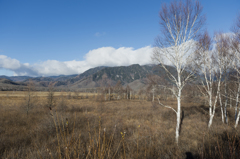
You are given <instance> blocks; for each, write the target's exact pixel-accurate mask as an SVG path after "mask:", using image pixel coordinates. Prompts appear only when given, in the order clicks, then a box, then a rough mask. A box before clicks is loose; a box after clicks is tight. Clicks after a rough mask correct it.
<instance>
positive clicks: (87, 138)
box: [0, 92, 240, 159]
mask: <svg viewBox="0 0 240 159" xmlns="http://www.w3.org/2000/svg"><path fill="white" fill-rule="evenodd" d="M26 94H27V93H26V92H0V158H31V159H32V158H44V159H45V158H148V159H150V158H151V159H152V158H240V147H239V129H233V128H232V127H233V124H234V121H233V110H231V109H229V118H230V119H231V120H230V123H229V125H226V124H222V123H221V116H220V110H217V113H216V117H215V118H214V121H213V126H212V128H211V130H208V129H207V123H208V107H206V106H204V105H202V104H201V103H193V101H191V100H189V99H188V100H185V101H187V102H184V100H183V105H182V109H183V113H182V114H183V116H182V124H181V132H180V139H179V145H178V146H177V145H176V144H175V126H176V115H175V114H174V112H173V111H172V110H170V109H167V108H163V107H160V106H159V105H158V104H157V103H152V102H149V101H145V100H137V99H135V100H114V101H104V100H103V99H104V98H103V97H102V96H101V95H99V96H97V95H96V94H78V96H77V97H76V96H74V93H71V95H69V93H64V92H58V93H55V96H54V101H55V104H54V107H53V109H52V110H50V109H49V108H48V102H47V100H48V98H47V95H48V93H47V92H38V93H36V92H35V93H32V94H31V97H32V98H31V101H32V105H31V109H30V111H29V114H28V115H27V113H26V102H27V99H28V98H27V97H26ZM86 98H87V99H86ZM165 104H168V105H171V106H175V105H176V101H175V100H173V99H169V100H168V101H165Z"/></svg>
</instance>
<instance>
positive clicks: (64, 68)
mask: <svg viewBox="0 0 240 159" xmlns="http://www.w3.org/2000/svg"><path fill="white" fill-rule="evenodd" d="M152 51H153V48H152V47H150V46H146V47H142V48H139V49H134V48H131V47H120V48H118V49H115V48H113V47H101V48H98V49H94V50H90V51H89V52H88V53H87V54H86V55H85V57H84V60H83V61H76V60H72V61H63V62H62V61H57V60H47V61H43V62H38V63H34V64H31V65H30V64H29V63H21V62H20V61H18V60H17V59H14V58H11V57H8V56H5V55H0V69H1V68H3V69H7V70H10V71H13V72H14V75H16V76H25V75H27V76H52V75H70V74H79V73H82V72H84V71H86V70H88V69H90V68H93V67H97V66H127V65H131V64H140V65H144V64H150V63H151V55H152Z"/></svg>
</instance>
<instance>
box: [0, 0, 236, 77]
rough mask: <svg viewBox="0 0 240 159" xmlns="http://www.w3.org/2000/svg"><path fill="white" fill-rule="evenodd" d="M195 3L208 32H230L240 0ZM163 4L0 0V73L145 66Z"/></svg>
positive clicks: (34, 73)
mask: <svg viewBox="0 0 240 159" xmlns="http://www.w3.org/2000/svg"><path fill="white" fill-rule="evenodd" d="M200 2H201V4H202V6H203V7H204V10H203V13H204V14H206V17H207V24H206V28H207V29H208V31H209V32H210V34H212V35H213V33H214V32H215V31H222V32H226V33H227V32H230V28H231V26H232V24H233V23H234V20H235V19H236V17H237V14H238V13H240V0H200ZM162 3H170V1H169V0H135V1H133V0H119V1H117V0H0V75H31V76H48V75H59V74H73V73H81V72H83V71H84V70H86V69H89V68H91V67H96V66H100V65H109V66H119V65H129V64H133V63H139V64H146V63H148V61H149V63H150V62H151V60H150V57H148V56H147V55H149V54H150V53H151V47H152V45H153V44H154V38H155V37H156V36H157V35H158V34H159V33H160V31H159V24H158V22H159V17H158V12H159V9H160V7H161V4H162ZM145 54H146V55H145ZM100 55H101V56H100ZM113 57H114V58H113Z"/></svg>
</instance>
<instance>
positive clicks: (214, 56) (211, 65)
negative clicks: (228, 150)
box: [193, 32, 223, 128]
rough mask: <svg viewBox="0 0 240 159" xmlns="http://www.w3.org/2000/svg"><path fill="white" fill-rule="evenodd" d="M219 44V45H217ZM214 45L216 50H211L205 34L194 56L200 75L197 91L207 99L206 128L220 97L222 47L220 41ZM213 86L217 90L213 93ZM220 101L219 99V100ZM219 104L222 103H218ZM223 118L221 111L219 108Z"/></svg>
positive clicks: (211, 119)
mask: <svg viewBox="0 0 240 159" xmlns="http://www.w3.org/2000/svg"><path fill="white" fill-rule="evenodd" d="M218 42H219V43H218ZM218 42H217V43H216V48H215V50H213V42H212V39H211V38H210V36H209V35H208V33H207V32H205V33H204V34H203V35H202V36H201V37H200V38H199V41H198V43H197V45H196V46H197V49H196V52H195V56H194V61H193V62H194V64H195V67H196V68H197V70H198V71H197V73H198V74H200V75H202V77H200V78H199V79H201V83H202V87H203V89H201V88H200V89H199V90H200V91H201V93H202V94H203V95H204V96H206V97H207V98H208V106H209V122H208V128H210V127H211V125H212V121H213V117H214V115H215V112H216V105H217V101H218V97H220V87H221V79H222V62H223V60H222V56H221V53H222V52H221V51H222V45H220V44H221V42H220V41H218ZM214 85H216V87H217V89H216V92H214ZM220 99H221V98H220ZM219 102H220V104H221V103H222V101H221V100H220V101H219ZM221 112H222V116H223V110H222V107H221Z"/></svg>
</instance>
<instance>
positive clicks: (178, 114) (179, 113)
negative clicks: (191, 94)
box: [175, 90, 181, 144]
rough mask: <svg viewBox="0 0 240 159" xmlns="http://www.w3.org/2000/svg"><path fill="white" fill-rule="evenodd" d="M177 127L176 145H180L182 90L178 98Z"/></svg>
mask: <svg viewBox="0 0 240 159" xmlns="http://www.w3.org/2000/svg"><path fill="white" fill-rule="evenodd" d="M177 102H178V103H177V106H178V109H177V125H176V137H175V138H176V143H177V144H178V139H179V128H180V122H181V90H179V93H178V97H177Z"/></svg>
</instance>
